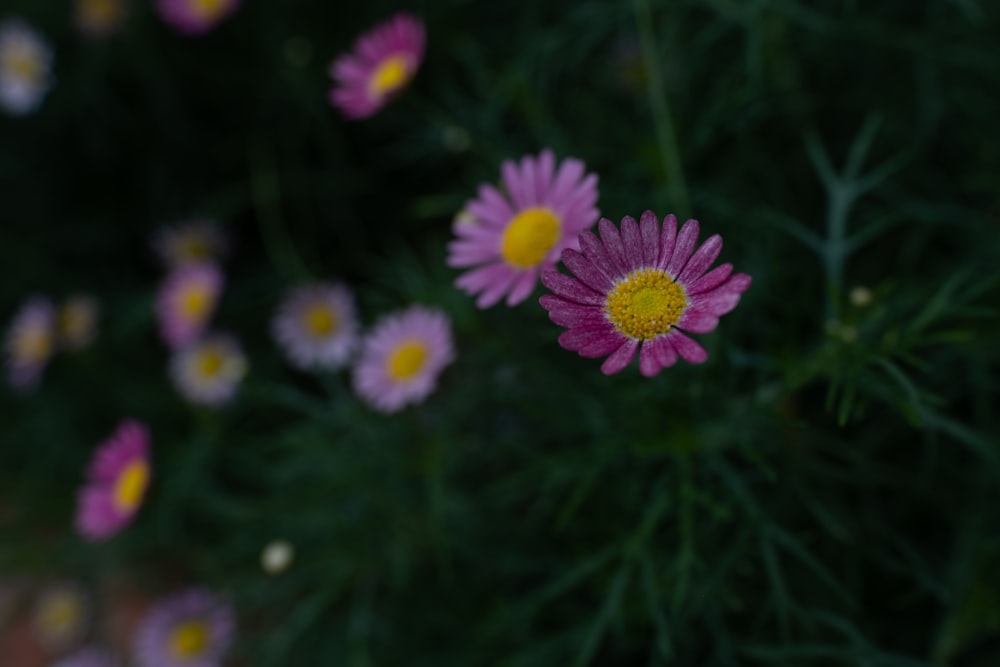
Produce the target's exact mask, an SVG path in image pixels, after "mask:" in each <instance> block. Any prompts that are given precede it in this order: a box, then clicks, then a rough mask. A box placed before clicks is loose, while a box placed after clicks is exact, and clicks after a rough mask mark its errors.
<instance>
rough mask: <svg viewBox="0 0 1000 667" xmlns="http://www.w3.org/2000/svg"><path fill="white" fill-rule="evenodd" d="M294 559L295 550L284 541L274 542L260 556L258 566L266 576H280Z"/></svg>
mask: <svg viewBox="0 0 1000 667" xmlns="http://www.w3.org/2000/svg"><path fill="white" fill-rule="evenodd" d="M294 559H295V548H294V547H293V546H292V545H291V544H289V543H288V542H287V541H285V540H274V541H273V542H270V543H268V545H267V546H266V547H264V551H262V552H261V554H260V566H261V567H262V568H263V569H264V571H265V572H267V573H268V574H281V573H282V572H284V571H285V570H287V569H288V566H289V565H291V564H292V560H294Z"/></svg>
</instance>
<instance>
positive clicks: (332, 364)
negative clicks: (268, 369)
mask: <svg viewBox="0 0 1000 667" xmlns="http://www.w3.org/2000/svg"><path fill="white" fill-rule="evenodd" d="M272 329H273V332H274V337H275V339H276V340H277V341H278V343H279V344H280V345H281V346H282V347H283V348H284V350H285V353H286V354H287V355H288V358H289V359H290V360H291V362H292V363H293V364H295V365H296V366H298V367H299V368H301V369H303V370H309V369H320V368H322V369H326V370H336V369H338V368H341V367H343V366H344V365H346V364H347V362H348V361H349V360H350V357H351V354H352V353H353V352H354V349H355V347H357V343H358V318H357V314H356V313H355V310H354V297H353V296H352V295H351V293H350V291H348V289H347V288H346V287H344V286H342V285H336V284H324V283H317V284H313V285H305V286H302V287H297V288H295V289H294V290H292V291H291V292H290V293H289V294H288V296H287V297H286V298H285V301H284V302H283V303H282V304H281V307H280V308H279V309H278V314H277V315H276V316H275V318H274V322H273V326H272Z"/></svg>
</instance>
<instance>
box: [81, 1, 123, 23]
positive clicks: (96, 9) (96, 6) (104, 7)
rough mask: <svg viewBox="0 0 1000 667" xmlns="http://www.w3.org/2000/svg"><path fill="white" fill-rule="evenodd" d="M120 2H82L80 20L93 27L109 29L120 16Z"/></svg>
mask: <svg viewBox="0 0 1000 667" xmlns="http://www.w3.org/2000/svg"><path fill="white" fill-rule="evenodd" d="M121 10H122V4H121V0H83V1H82V2H81V3H80V17H81V19H82V20H83V21H84V22H86V23H88V24H93V25H98V26H101V27H110V26H111V25H112V24H114V23H115V21H117V20H118V18H119V16H120V15H121Z"/></svg>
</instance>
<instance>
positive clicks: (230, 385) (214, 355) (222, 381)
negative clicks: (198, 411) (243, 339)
mask: <svg viewBox="0 0 1000 667" xmlns="http://www.w3.org/2000/svg"><path fill="white" fill-rule="evenodd" d="M246 372H247V361H246V357H245V356H244V355H243V348H242V347H241V346H240V344H239V342H238V341H237V340H236V339H235V338H234V337H233V336H231V335H229V334H225V333H211V334H207V335H206V336H204V337H203V338H200V339H199V340H196V341H194V342H193V343H189V344H187V345H185V346H183V347H180V348H178V349H176V350H175V351H174V352H173V354H172V355H171V357H170V377H171V379H172V380H173V383H174V386H175V387H176V388H177V390H178V391H179V392H180V393H181V395H182V396H183V397H184V398H186V399H187V400H188V401H189V402H191V403H194V404H196V405H207V406H213V407H214V406H219V405H223V404H225V403H228V402H229V401H231V400H232V399H233V397H234V396H235V395H236V390H237V389H238V388H239V385H240V382H241V381H242V379H243V376H244V375H246Z"/></svg>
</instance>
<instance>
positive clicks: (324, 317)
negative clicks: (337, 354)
mask: <svg viewBox="0 0 1000 667" xmlns="http://www.w3.org/2000/svg"><path fill="white" fill-rule="evenodd" d="M302 323H303V324H304V325H305V328H306V331H308V332H309V333H311V334H312V335H314V336H316V337H317V338H325V337H327V336H329V335H330V334H332V333H333V332H334V331H336V330H337V329H338V328H340V322H338V321H337V316H336V314H335V313H334V312H333V310H332V309H331V308H330V307H329V306H327V305H326V304H321V303H318V304H315V305H313V306H311V307H310V308H309V309H308V310H306V312H305V314H304V315H303V316H302Z"/></svg>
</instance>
